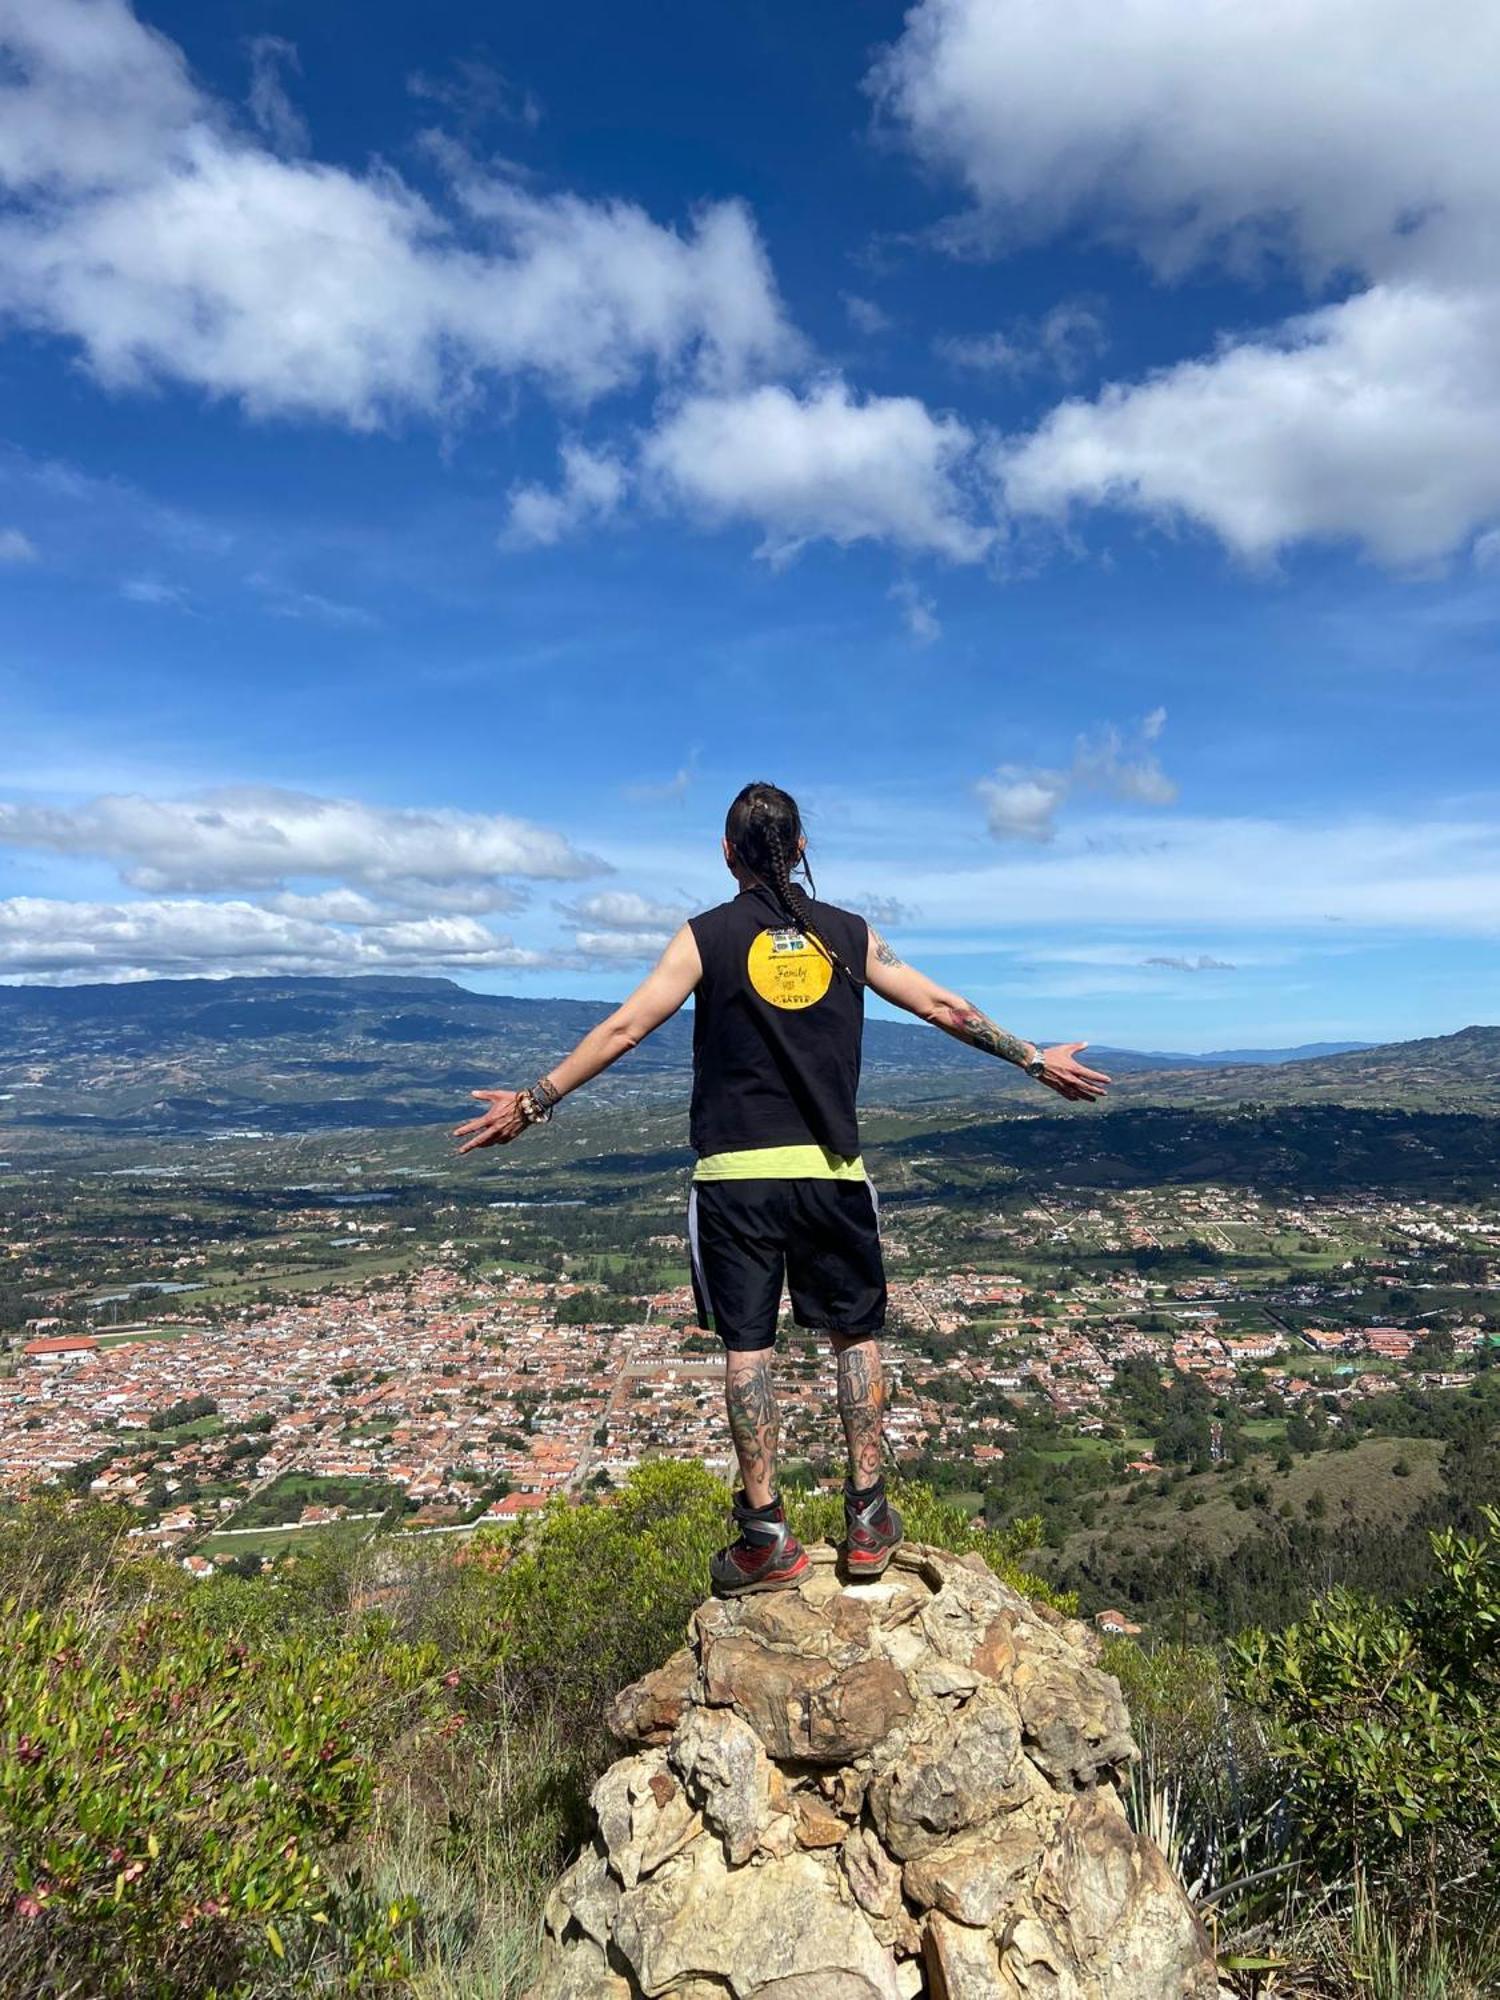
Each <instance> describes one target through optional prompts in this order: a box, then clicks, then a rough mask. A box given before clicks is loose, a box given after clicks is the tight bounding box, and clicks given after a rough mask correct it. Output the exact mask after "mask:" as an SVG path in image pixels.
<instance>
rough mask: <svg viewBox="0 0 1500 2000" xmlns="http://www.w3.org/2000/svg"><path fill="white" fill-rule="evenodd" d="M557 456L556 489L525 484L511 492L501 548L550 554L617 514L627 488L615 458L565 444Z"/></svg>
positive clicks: (624, 472) (627, 477)
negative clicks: (558, 544)
mask: <svg viewBox="0 0 1500 2000" xmlns="http://www.w3.org/2000/svg"><path fill="white" fill-rule="evenodd" d="M560 456H561V459H562V477H561V479H560V480H559V482H558V484H557V485H556V486H555V487H554V486H538V485H535V484H532V483H527V484H525V485H521V486H515V487H512V488H511V493H510V512H509V514H508V516H507V518H506V523H505V527H504V529H503V530H502V531H501V535H500V545H501V547H502V548H512V549H524V548H550V547H551V546H552V544H553V543H554V542H560V541H562V540H563V538H564V537H565V536H567V535H571V534H574V533H576V531H577V530H578V529H580V528H582V527H585V526H589V525H593V524H594V523H597V522H601V521H607V520H609V519H610V517H611V516H612V515H613V514H615V513H616V512H617V511H618V509H619V507H620V504H621V502H622V501H623V500H624V498H625V491H626V487H627V485H628V484H629V474H628V473H627V472H626V470H625V467H624V466H623V465H622V464H621V463H620V461H619V459H618V458H615V457H614V456H613V455H612V454H610V453H608V452H597V451H590V450H589V448H588V447H587V446H586V445H582V444H578V443H577V442H569V443H567V444H565V445H564V446H563V447H562V452H561V454H560Z"/></svg>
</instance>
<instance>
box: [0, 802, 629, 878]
mask: <svg viewBox="0 0 1500 2000" xmlns="http://www.w3.org/2000/svg"><path fill="white" fill-rule="evenodd" d="M0 846H6V847H17V848H24V849H30V850H33V851H40V852H48V853H53V854H65V855H79V856H97V857H101V858H103V859H105V860H108V861H111V862H113V863H114V864H115V865H116V866H117V867H118V868H119V870H120V873H121V876H122V878H123V879H124V880H125V881H126V882H128V883H130V884H131V886H132V887H135V888H139V889H145V890H150V891H153V892H156V891H161V890H183V889H186V890H204V891H213V890H228V889H284V888H285V887H286V886H287V884H288V883H289V882H292V881H295V880H298V879H305V878H308V877H313V878H317V877H333V878H335V879H336V880H338V881H341V882H343V883H345V884H353V885H356V886H358V887H361V888H364V889H371V890H374V891H376V892H378V893H380V894H381V895H383V896H387V897H392V896H394V897H397V898H399V899H401V900H403V901H411V900H413V899H416V900H422V899H424V898H425V899H427V900H428V901H429V902H430V900H431V898H432V896H433V895H434V894H436V893H438V892H441V891H443V890H444V889H450V888H463V887H467V888H469V889H474V888H476V887H484V888H489V887H491V886H493V885H494V884H495V883H496V882H497V880H501V879H503V878H505V877H508V876H520V877H523V878H527V877H529V878H532V879H537V880H547V881H567V880H571V879H576V878H577V877H579V876H584V875H595V874H600V873H603V872H605V864H604V863H603V862H602V861H600V860H598V859H596V858H595V857H593V856H591V855H587V854H583V853H580V852H579V850H578V849H577V848H575V847H574V846H573V845H572V844H571V842H569V841H568V840H567V839H566V838H564V836H563V835H561V834H559V833H554V832H552V831H551V830H550V829H548V828H546V827H541V826H536V825H534V824H532V823H531V822H530V821H528V820H522V819H516V818H512V817H511V816H510V815H509V814H505V813H466V812H454V811H451V810H432V811H413V810H409V809H402V808H394V807H387V806H372V805H367V804H364V803H362V802H360V801H358V800H354V799H329V798H320V797H316V796H314V795H313V794H310V793H305V792H291V791H280V790H276V789H273V788H270V787H264V788H258V787H243V788H226V789H221V790H217V791H211V792H206V793H202V794H200V795H199V796H198V797H196V798H191V799H151V798H143V797H139V796H135V795H131V794H114V795H106V796H104V797H100V798H97V799H93V800H90V801H89V802H88V803H87V804H85V805H80V806H44V805H20V804H5V803H0ZM484 906H485V907H489V908H493V907H496V905H495V903H494V902H493V901H489V902H487V903H486V904H485V905H484Z"/></svg>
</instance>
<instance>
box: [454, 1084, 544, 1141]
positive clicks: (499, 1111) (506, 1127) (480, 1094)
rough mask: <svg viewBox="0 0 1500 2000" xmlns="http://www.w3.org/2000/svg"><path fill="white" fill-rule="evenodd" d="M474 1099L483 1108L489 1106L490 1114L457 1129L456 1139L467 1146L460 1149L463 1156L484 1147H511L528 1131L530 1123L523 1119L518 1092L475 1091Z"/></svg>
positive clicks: (472, 1119)
mask: <svg viewBox="0 0 1500 2000" xmlns="http://www.w3.org/2000/svg"><path fill="white" fill-rule="evenodd" d="M469 1095H470V1097H477V1098H478V1099H479V1101H480V1103H481V1104H488V1106H489V1107H490V1108H489V1110H488V1111H482V1112H481V1113H480V1115H479V1116H478V1117H477V1118H471V1119H469V1120H468V1122H467V1123H466V1124H463V1125H455V1126H454V1128H453V1136H454V1138H455V1139H462V1140H464V1141H465V1143H464V1144H463V1145H462V1146H460V1147H459V1149H458V1150H459V1151H460V1153H472V1152H474V1151H475V1150H476V1149H477V1148H478V1147H480V1146H508V1145H509V1144H510V1142H511V1140H512V1139H519V1138H520V1136H521V1134H522V1133H523V1132H524V1131H525V1130H526V1120H525V1119H524V1118H523V1117H522V1116H521V1104H520V1097H521V1093H520V1091H518V1090H471V1091H470V1092H469Z"/></svg>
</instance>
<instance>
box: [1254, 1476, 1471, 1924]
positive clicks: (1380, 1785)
mask: <svg viewBox="0 0 1500 2000" xmlns="http://www.w3.org/2000/svg"><path fill="white" fill-rule="evenodd" d="M1483 1519H1484V1524H1485V1525H1484V1532H1483V1533H1482V1534H1480V1535H1478V1536H1475V1537H1472V1538H1471V1537H1465V1536H1462V1535H1459V1534H1457V1533H1455V1532H1453V1531H1451V1530H1448V1531H1444V1532H1443V1533H1440V1534H1436V1535H1434V1536H1433V1538H1432V1542H1433V1550H1434V1554H1435V1556H1436V1561H1437V1568H1438V1582H1437V1583H1436V1584H1435V1585H1434V1587H1433V1588H1432V1589H1431V1590H1430V1591H1428V1592H1427V1593H1426V1594H1425V1595H1424V1596H1422V1597H1419V1598H1415V1599H1412V1600H1410V1601H1408V1602H1406V1603H1403V1604H1381V1603H1378V1602H1376V1601H1374V1600H1372V1599H1369V1598H1365V1597H1361V1596H1359V1595H1357V1594H1356V1593H1354V1592H1352V1591H1348V1590H1334V1591H1331V1592H1329V1594H1328V1595H1327V1596H1326V1597H1324V1598H1322V1599H1321V1600H1320V1601H1319V1602H1318V1603H1317V1604H1316V1605H1314V1607H1313V1609H1312V1611H1311V1612H1310V1613H1309V1614H1308V1616H1307V1617H1306V1618H1305V1619H1303V1620H1301V1621H1300V1622H1299V1623H1297V1624H1295V1625H1290V1626H1288V1627H1287V1628H1286V1629H1285V1630H1284V1631H1282V1632H1278V1633H1275V1634H1267V1633H1264V1632H1252V1633H1249V1634H1247V1635H1246V1636H1245V1637H1244V1638H1242V1639H1241V1640H1239V1641H1237V1642H1236V1643H1235V1645H1234V1646H1233V1647H1232V1648H1231V1661H1232V1677H1233V1682H1234V1685H1235V1686H1236V1688H1237V1690H1238V1692H1239V1694H1240V1696H1241V1698H1242V1699H1243V1700H1245V1701H1246V1702H1247V1703H1249V1704H1250V1706H1251V1707H1252V1708H1253V1709H1255V1710H1256V1711H1258V1712H1259V1713H1260V1714H1261V1715H1263V1716H1264V1717H1265V1718H1266V1721H1267V1723H1268V1725H1269V1728H1270V1733H1271V1740H1272V1744H1273V1747H1274V1748H1275V1750H1276V1752H1277V1754H1278V1756H1279V1757H1280V1759H1281V1760H1282V1761H1283V1763H1284V1765H1285V1766H1286V1769H1287V1771H1288V1774H1289V1778H1290V1798H1291V1804H1292V1807H1293V1810H1294V1811H1295V1813H1296V1815H1297V1818H1298V1820H1299V1823H1300V1825H1301V1828H1302V1833H1303V1837H1304V1843H1305V1849H1306V1852H1307V1854H1308V1857H1309V1859H1310V1861H1311V1863H1312V1865H1313V1867H1314V1868H1315V1870H1316V1872H1317V1874H1318V1876H1319V1877H1320V1878H1321V1879H1323V1880H1324V1881H1330V1880H1337V1879H1338V1878H1339V1877H1340V1876H1346V1877H1347V1876H1348V1875H1350V1874H1352V1873H1353V1872H1354V1871H1356V1870H1358V1871H1360V1872H1362V1873H1363V1874H1365V1875H1366V1876H1373V1877H1375V1878H1377V1879H1379V1880H1381V1881H1383V1882H1386V1883H1389V1882H1392V1881H1394V1880H1395V1879H1396V1877H1397V1876H1398V1875H1399V1876H1402V1877H1404V1878H1406V1879H1407V1880H1409V1881H1410V1882H1411V1883H1412V1885H1413V1888H1414V1891H1415V1899H1416V1902H1417V1904H1418V1905H1419V1906H1423V1907H1430V1908H1432V1909H1434V1910H1435V1909H1436V1908H1437V1907H1438V1905H1439V1902H1440V1901H1442V1902H1443V1903H1447V1902H1449V1900H1450V1885H1451V1884H1452V1883H1454V1882H1460V1881H1467V1882H1468V1883H1469V1884H1470V1885H1471V1889H1472V1891H1473V1892H1474V1893H1477V1894H1480V1895H1489V1896H1493V1894H1494V1891H1495V1889H1496V1887H1497V1886H1500V1728H1497V1725H1496V1716H1497V1714H1500V1511H1497V1510H1495V1509H1493V1508H1486V1509H1484V1510H1483Z"/></svg>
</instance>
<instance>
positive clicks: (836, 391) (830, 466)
mask: <svg viewBox="0 0 1500 2000" xmlns="http://www.w3.org/2000/svg"><path fill="white" fill-rule="evenodd" d="M974 443H975V440H974V437H973V434H972V433H971V432H970V431H969V430H968V428H967V427H966V426H965V425H964V424H962V423H961V422H960V421H959V420H958V418H956V417H951V416H941V417H939V416H934V415H933V414H932V412H931V411H930V410H928V409H927V407H926V406H925V404H923V403H921V402H919V401H918V400H917V398H916V397H914V396H866V397H863V398H861V397H860V396H858V395H856V394H854V393H853V392H852V391H851V390H850V389H849V387H848V386H847V384H846V383H844V382H843V381H842V380H840V379H838V378H837V377H834V378H830V379H826V380H823V381H821V382H817V383H815V384H814V385H813V386H812V387H811V388H810V389H809V390H808V391H807V392H806V394H804V395H798V394H797V393H795V392H794V391H793V390H791V389H788V388H785V387H782V386H780V385H763V386H761V387H758V388H754V389H748V390H743V391H740V392H738V393H735V394H704V395H698V396H692V397H689V398H688V399H686V400H685V401H684V402H682V403H681V404H680V405H679V406H678V407H676V408H675V409H673V410H671V411H670V412H669V413H668V414H667V415H666V416H665V417H664V418H663V419H662V421H661V422H660V423H659V425H658V426H657V428H656V430H655V431H654V432H652V433H651V435H650V436H649V437H648V438H647V439H646V441H645V444H644V446H643V449H642V463H643V467H644V470H645V473H646V476H647V478H648V480H649V481H651V482H654V486H655V489H656V491H657V493H658V494H659V496H660V497H661V498H662V499H663V500H664V501H665V502H667V503H669V504H673V505H676V506H677V507H680V508H681V509H682V510H683V511H684V512H686V513H688V514H689V515H691V516H693V517H695V518H697V519H700V520H702V521H704V522H706V523H709V524H714V523H719V522H727V521H747V522H750V523H752V524H753V525H754V526H756V527H758V528H759V529H760V530H761V533H762V535H763V537H764V539H763V541H762V544H761V551H760V552H761V553H762V554H763V555H765V556H767V557H768V558H770V559H771V560H773V561H786V560H788V559H789V558H790V557H792V556H794V555H795V554H796V553H797V552H798V550H800V549H801V548H802V547H803V546H804V545H805V544H806V543H807V542H810V541H816V540H820V539H821V540H827V541H832V542H836V543H838V544H839V545H840V546H841V547H847V546H848V545H849V544H851V543H854V542H861V541H881V542H889V543H892V544H894V545H895V546H897V547H899V548H904V549H910V550H920V551H925V552H926V553H929V554H932V555H939V556H945V557H948V558H949V559H951V560H952V561H955V562H975V561H978V560H979V559H980V558H981V557H982V556H983V555H984V554H985V552H986V550H987V549H988V548H989V547H990V546H991V543H992V542H993V539H994V531H993V528H992V527H991V526H989V525H987V524H986V523H984V522H983V521H982V520H980V519H979V518H977V516H976V511H975V507H974V503H973V499H972V496H971V494H970V493H969V491H968V490H967V488H966V485H965V476H966V473H967V470H968V461H969V459H970V457H971V454H972V452H973V449H974Z"/></svg>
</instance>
